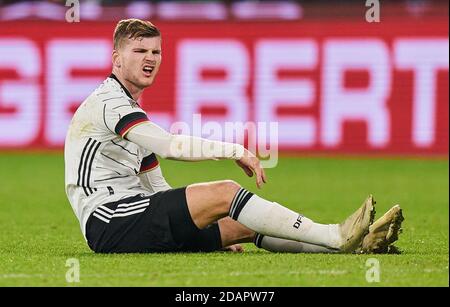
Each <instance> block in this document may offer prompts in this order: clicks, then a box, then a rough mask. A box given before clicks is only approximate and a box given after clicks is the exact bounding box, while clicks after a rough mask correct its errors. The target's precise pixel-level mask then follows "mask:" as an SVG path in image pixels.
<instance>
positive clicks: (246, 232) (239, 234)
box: [218, 217, 255, 247]
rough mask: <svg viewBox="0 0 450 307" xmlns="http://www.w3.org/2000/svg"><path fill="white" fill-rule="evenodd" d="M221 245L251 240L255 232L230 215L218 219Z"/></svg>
mask: <svg viewBox="0 0 450 307" xmlns="http://www.w3.org/2000/svg"><path fill="white" fill-rule="evenodd" d="M218 224H219V230H220V238H221V240H222V246H223V247H226V246H229V245H233V244H237V243H247V242H252V241H253V239H254V237H255V232H254V231H253V230H251V229H249V228H247V227H245V226H244V225H242V224H241V223H239V222H237V221H235V220H233V219H232V218H230V217H224V218H222V219H220V220H219V221H218Z"/></svg>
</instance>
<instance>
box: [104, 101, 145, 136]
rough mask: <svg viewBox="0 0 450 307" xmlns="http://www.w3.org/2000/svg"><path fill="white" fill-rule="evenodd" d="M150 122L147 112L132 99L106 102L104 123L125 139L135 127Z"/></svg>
mask: <svg viewBox="0 0 450 307" xmlns="http://www.w3.org/2000/svg"><path fill="white" fill-rule="evenodd" d="M148 121H149V119H148V117H147V114H146V113H145V111H144V110H142V109H141V108H140V107H139V106H138V104H137V103H136V102H135V101H134V100H132V99H129V98H126V97H118V98H115V99H112V100H109V101H104V106H103V123H104V124H105V126H106V128H107V129H109V130H110V131H111V132H113V133H115V134H117V135H120V136H121V137H123V138H124V137H125V135H126V134H127V133H128V131H130V130H131V129H132V128H133V127H135V126H137V125H139V124H142V123H145V122H148Z"/></svg>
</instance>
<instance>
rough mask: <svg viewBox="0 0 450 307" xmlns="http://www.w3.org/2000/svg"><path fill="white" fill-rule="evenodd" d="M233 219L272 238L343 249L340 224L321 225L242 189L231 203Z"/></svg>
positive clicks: (230, 213)
mask: <svg viewBox="0 0 450 307" xmlns="http://www.w3.org/2000/svg"><path fill="white" fill-rule="evenodd" d="M229 216H230V217H231V218H232V219H234V220H236V221H238V222H239V223H241V224H243V225H244V226H246V227H248V228H250V229H251V230H253V231H255V232H257V233H259V234H263V235H267V236H270V237H276V238H282V239H287V240H294V241H298V242H304V243H310V244H314V245H320V246H324V247H328V248H332V249H336V248H339V245H340V235H339V229H338V225H337V224H329V225H324V224H318V223H314V222H313V221H312V220H310V219H308V218H307V217H305V216H303V215H301V214H298V213H296V212H294V211H292V210H290V209H288V208H286V207H283V206H281V205H280V204H278V203H275V202H271V201H268V200H265V199H263V198H261V197H259V196H258V195H256V194H253V193H251V192H249V191H247V190H246V189H244V188H241V189H239V191H238V192H237V193H236V195H235V196H234V198H233V201H232V202H231V207H230V212H229Z"/></svg>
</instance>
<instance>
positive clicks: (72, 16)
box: [66, 0, 80, 22]
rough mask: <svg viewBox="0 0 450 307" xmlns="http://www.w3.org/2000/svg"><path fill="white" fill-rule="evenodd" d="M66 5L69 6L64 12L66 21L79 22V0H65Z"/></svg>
mask: <svg viewBox="0 0 450 307" xmlns="http://www.w3.org/2000/svg"><path fill="white" fill-rule="evenodd" d="M66 6H69V7H70V8H69V9H68V10H67V12H66V21H67V22H80V1H78V0H67V1H66Z"/></svg>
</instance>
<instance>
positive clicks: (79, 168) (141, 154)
mask: <svg viewBox="0 0 450 307" xmlns="http://www.w3.org/2000/svg"><path fill="white" fill-rule="evenodd" d="M147 121H148V118H147V115H146V113H145V111H144V110H142V109H141V108H140V106H139V105H138V103H137V102H136V101H134V100H133V99H132V97H131V95H130V93H129V92H128V91H127V90H126V88H125V87H123V85H122V84H121V83H120V82H119V80H118V79H117V78H116V77H115V76H114V75H111V76H110V77H109V78H107V79H106V80H105V81H104V82H103V83H102V84H101V85H100V86H99V87H98V88H97V89H96V90H95V91H94V92H93V93H92V94H91V95H90V96H89V97H88V98H87V99H86V100H85V101H84V102H83V103H82V104H81V105H80V107H79V108H78V109H77V111H76V112H75V114H74V116H73V118H72V121H71V123H70V126H69V129H68V132H67V135H66V140H65V147H64V158H65V188H66V194H67V197H68V199H69V201H70V204H71V205H72V208H73V210H74V212H75V215H76V216H77V218H78V220H79V221H80V227H81V231H82V232H83V235H84V236H86V234H85V227H86V222H87V220H88V218H89V216H90V215H91V213H92V212H93V211H94V210H95V209H96V208H97V207H98V206H100V205H102V204H105V203H108V202H114V201H117V200H119V199H121V198H125V197H130V196H134V195H136V194H140V193H142V194H145V195H151V194H152V191H150V190H149V189H146V188H145V187H144V185H143V183H142V182H141V179H140V177H139V174H141V173H142V172H146V171H149V170H151V169H154V168H155V167H157V166H158V160H157V158H156V156H155V154H153V153H152V152H150V151H148V150H146V149H144V148H142V147H139V146H138V145H136V144H134V143H132V142H129V141H128V140H126V139H125V138H124V136H125V134H126V133H127V132H128V131H129V130H130V129H131V128H133V127H135V126H136V125H139V124H141V123H144V122H147Z"/></svg>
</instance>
